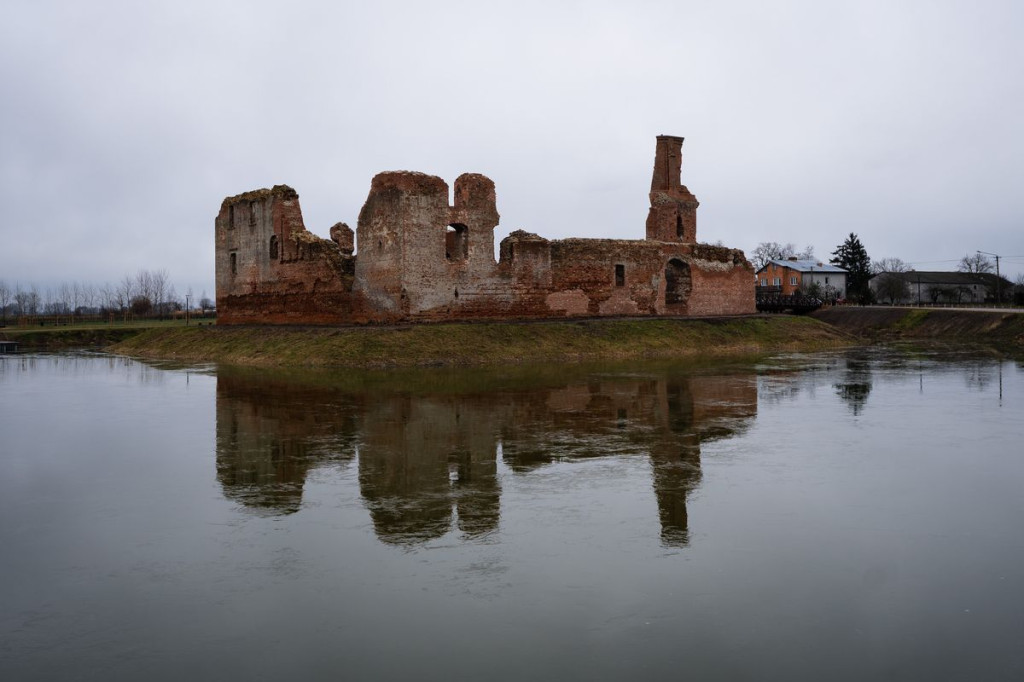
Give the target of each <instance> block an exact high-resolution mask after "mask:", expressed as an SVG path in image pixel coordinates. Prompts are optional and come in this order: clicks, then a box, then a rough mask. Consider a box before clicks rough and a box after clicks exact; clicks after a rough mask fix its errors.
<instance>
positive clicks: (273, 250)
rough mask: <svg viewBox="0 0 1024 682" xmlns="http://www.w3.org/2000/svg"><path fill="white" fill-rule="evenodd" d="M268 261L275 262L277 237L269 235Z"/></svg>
mask: <svg viewBox="0 0 1024 682" xmlns="http://www.w3.org/2000/svg"><path fill="white" fill-rule="evenodd" d="M270 260H277V235H276V234H273V235H270Z"/></svg>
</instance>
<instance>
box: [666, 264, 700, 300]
mask: <svg viewBox="0 0 1024 682" xmlns="http://www.w3.org/2000/svg"><path fill="white" fill-rule="evenodd" d="M692 288H693V282H692V280H691V278H690V266H689V265H687V264H686V263H684V262H683V261H681V260H679V259H678V258H673V259H672V260H670V261H669V262H668V265H666V266H665V305H685V304H686V302H687V301H688V300H689V298H690V290H691V289H692Z"/></svg>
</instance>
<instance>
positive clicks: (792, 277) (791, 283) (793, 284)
mask: <svg viewBox="0 0 1024 682" xmlns="http://www.w3.org/2000/svg"><path fill="white" fill-rule="evenodd" d="M789 285H790V286H793V287H795V286H796V277H795V276H790V278H789Z"/></svg>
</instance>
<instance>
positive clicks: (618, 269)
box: [615, 263, 626, 287]
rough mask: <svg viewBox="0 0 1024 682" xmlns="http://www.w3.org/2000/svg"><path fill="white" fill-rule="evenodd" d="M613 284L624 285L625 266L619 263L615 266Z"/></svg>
mask: <svg viewBox="0 0 1024 682" xmlns="http://www.w3.org/2000/svg"><path fill="white" fill-rule="evenodd" d="M615 286H617V287H624V286H626V266H625V265H622V264H621V263H620V264H617V265H616V266H615Z"/></svg>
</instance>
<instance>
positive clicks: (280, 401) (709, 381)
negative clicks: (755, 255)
mask: <svg viewBox="0 0 1024 682" xmlns="http://www.w3.org/2000/svg"><path fill="white" fill-rule="evenodd" d="M756 412H757V382H756V380H755V377H754V376H753V375H750V374H743V375H728V376H690V375H671V374H666V373H664V372H652V373H650V374H634V375H631V376H620V375H614V374H604V375H589V376H584V377H581V378H580V379H579V380H578V381H575V382H566V381H562V382H556V383H555V384H554V385H552V382H547V383H545V384H540V385H538V384H537V383H525V384H524V385H522V386H520V385H517V386H516V387H514V388H509V387H508V385H507V384H505V385H504V386H503V387H502V388H500V389H498V390H479V389H473V390H459V389H455V390H446V391H444V392H442V391H423V392H409V391H395V390H387V389H383V390H374V391H362V390H353V389H347V388H346V389H343V388H340V387H337V386H310V385H308V384H306V385H303V384H296V383H289V382H288V381H285V380H279V381H277V380H267V379H265V378H264V379H261V378H259V377H258V376H257V375H252V374H240V375H230V374H228V375H225V374H221V375H220V376H219V377H218V381H217V476H218V480H219V481H220V483H221V485H222V486H223V488H224V493H225V495H226V496H227V497H229V498H230V499H233V500H235V501H238V502H240V503H242V504H243V505H245V507H246V508H248V509H252V510H257V511H266V512H271V513H291V512H294V511H297V510H298V509H299V507H300V505H301V498H302V489H303V485H304V482H305V479H306V476H307V473H308V472H309V471H310V470H311V469H312V468H314V467H316V466H320V465H322V463H324V462H325V461H327V460H334V461H340V462H348V461H350V460H351V459H352V458H353V457H354V456H355V454H356V452H357V450H358V474H359V486H360V492H361V494H362V497H363V501H364V504H365V505H366V507H367V509H368V510H369V513H370V517H371V519H372V522H373V525H374V529H375V531H376V534H377V536H378V538H379V539H380V540H381V541H383V542H386V543H391V544H415V543H420V542H424V541H427V540H429V539H432V538H437V537H440V536H442V535H444V534H445V533H447V532H449V531H450V530H451V528H452V526H453V524H454V525H455V526H456V527H457V528H458V529H459V531H461V532H462V533H464V534H466V535H467V536H471V537H472V536H479V535H484V534H487V533H489V532H492V531H494V530H496V529H497V527H498V521H499V517H500V497H501V483H500V478H499V476H498V462H497V455H498V452H499V451H500V452H501V456H502V461H503V463H504V464H505V465H506V466H507V467H508V468H509V469H510V470H511V472H512V475H516V474H517V473H525V472H529V471H532V470H535V469H537V468H539V467H542V466H544V465H545V464H547V463H550V462H553V461H556V460H565V459H579V458H589V457H602V456H611V455H614V456H629V455H635V456H647V457H649V458H650V462H651V467H652V472H653V473H652V477H653V486H654V492H655V496H656V498H657V504H658V511H659V518H660V523H661V537H662V541H663V542H664V543H665V544H666V545H676V546H678V545H685V544H686V543H687V542H688V516H687V507H686V501H687V496H688V495H689V494H690V492H691V491H692V490H693V489H694V488H696V487H697V486H698V485H699V483H700V480H701V469H700V446H701V443H702V442H707V441H709V440H711V439H715V438H723V437H729V436H730V435H732V434H733V433H735V432H737V431H738V430H741V429H743V428H745V427H746V425H747V424H749V422H750V420H751V419H752V418H753V417H754V416H755V415H756Z"/></svg>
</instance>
